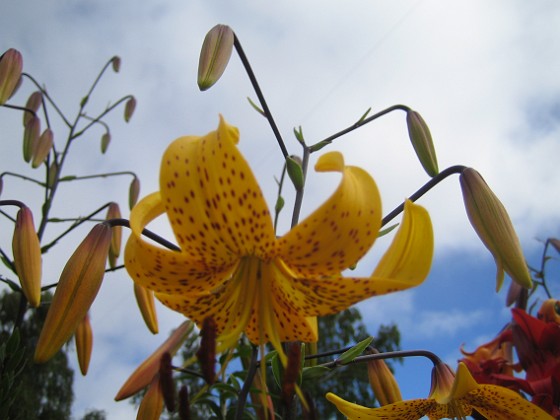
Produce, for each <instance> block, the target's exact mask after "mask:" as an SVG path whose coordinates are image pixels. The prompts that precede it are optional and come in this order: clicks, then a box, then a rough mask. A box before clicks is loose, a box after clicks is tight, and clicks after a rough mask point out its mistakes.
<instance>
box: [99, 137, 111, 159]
mask: <svg viewBox="0 0 560 420" xmlns="http://www.w3.org/2000/svg"><path fill="white" fill-rule="evenodd" d="M109 143H111V133H109V132H107V133H105V134H103V135H102V136H101V153H103V154H105V152H106V151H107V149H108V148H109Z"/></svg>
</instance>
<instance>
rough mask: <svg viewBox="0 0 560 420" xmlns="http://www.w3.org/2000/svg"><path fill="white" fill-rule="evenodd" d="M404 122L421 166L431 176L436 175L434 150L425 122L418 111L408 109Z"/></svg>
mask: <svg viewBox="0 0 560 420" xmlns="http://www.w3.org/2000/svg"><path fill="white" fill-rule="evenodd" d="M406 124H407V126H408V136H409V138H410V141H411V142H412V146H413V147H414V151H415V152H416V156H418V160H420V163H421V164H422V167H423V168H424V170H425V171H426V173H427V174H428V175H430V176H431V177H434V176H436V175H437V174H438V173H439V169H438V163H437V157H436V150H435V149H434V143H433V141H432V135H431V134H430V129H429V128H428V126H427V124H426V122H425V121H424V119H423V118H422V117H421V116H420V114H419V113H418V112H416V111H412V110H410V111H408V112H407V113H406Z"/></svg>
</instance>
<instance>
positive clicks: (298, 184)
mask: <svg viewBox="0 0 560 420" xmlns="http://www.w3.org/2000/svg"><path fill="white" fill-rule="evenodd" d="M286 171H287V172H288V175H289V177H290V179H291V180H292V183H293V184H294V187H295V188H296V190H298V191H299V190H301V189H302V188H303V184H304V175H303V169H302V168H301V159H300V158H299V157H297V156H288V157H287V158H286Z"/></svg>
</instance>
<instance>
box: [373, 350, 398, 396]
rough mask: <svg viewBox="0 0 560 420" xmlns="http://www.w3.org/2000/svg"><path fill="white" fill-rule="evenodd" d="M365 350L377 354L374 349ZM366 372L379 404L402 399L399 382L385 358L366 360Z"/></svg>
mask: <svg viewBox="0 0 560 420" xmlns="http://www.w3.org/2000/svg"><path fill="white" fill-rule="evenodd" d="M366 352H367V353H368V354H379V352H378V351H377V350H375V349H369V350H367V351H366ZM367 372H368V379H369V384H370V386H371V389H372V391H373V395H374V396H375V398H376V399H377V402H378V403H379V405H382V406H383V405H387V404H392V403H395V402H397V401H402V396H401V390H400V388H399V384H398V383H397V380H396V379H395V377H394V376H393V372H391V369H389V366H387V363H385V360H382V359H379V360H370V361H369V362H367Z"/></svg>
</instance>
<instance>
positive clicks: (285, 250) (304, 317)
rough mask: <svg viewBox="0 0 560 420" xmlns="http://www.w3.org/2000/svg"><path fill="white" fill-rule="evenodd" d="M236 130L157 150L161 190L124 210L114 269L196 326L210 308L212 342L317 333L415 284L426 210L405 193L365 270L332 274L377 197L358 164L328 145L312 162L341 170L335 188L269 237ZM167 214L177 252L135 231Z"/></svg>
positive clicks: (360, 251)
mask: <svg viewBox="0 0 560 420" xmlns="http://www.w3.org/2000/svg"><path fill="white" fill-rule="evenodd" d="M238 139H239V132H238V130H237V128H235V127H233V126H230V125H228V124H227V123H226V122H225V121H224V120H223V118H220V124H219V127H218V129H217V130H216V131H213V132H210V133H209V134H207V135H205V136H201V137H195V136H189V137H181V138H179V139H177V140H176V141H175V142H173V143H172V144H171V145H170V146H169V148H168V149H167V151H166V152H165V154H164V156H163V159H162V165H161V173H160V191H159V192H155V193H152V194H150V195H148V196H147V197H145V198H144V199H142V200H141V201H140V202H139V203H138V204H137V205H136V206H135V207H134V208H133V210H132V212H131V215H130V226H131V229H132V234H131V235H130V238H129V240H128V242H127V245H126V249H125V266H126V269H127V270H128V273H129V274H130V276H131V277H132V279H133V280H134V281H135V282H137V283H138V284H140V285H142V286H143V287H145V288H147V289H150V290H153V291H154V292H155V295H156V297H157V298H158V299H159V300H160V301H161V302H162V303H163V304H164V305H167V306H168V307H170V308H172V309H174V310H176V311H178V312H181V313H183V314H184V315H185V316H187V317H188V318H190V319H192V320H194V321H195V322H196V323H197V324H198V325H199V326H200V325H202V322H203V321H204V319H205V318H208V317H212V318H213V319H214V321H215V323H216V326H217V330H218V334H219V337H218V342H219V346H218V351H223V350H224V349H226V348H229V347H231V346H233V345H235V343H236V342H237V340H238V339H239V337H240V335H241V333H243V332H245V334H246V335H247V337H248V338H249V339H250V340H251V342H253V343H254V344H264V343H268V342H270V343H271V344H272V345H273V346H274V347H275V348H276V349H277V350H279V353H280V354H281V356H280V357H282V361H283V363H284V364H285V362H286V359H285V356H284V354H283V352H282V351H281V342H282V341H304V342H314V341H317V338H318V336H317V334H318V332H317V321H316V318H315V317H316V316H320V315H327V314H332V313H336V312H338V311H340V310H343V309H345V308H347V307H349V306H350V305H352V304H354V303H356V302H359V301H361V300H364V299H366V298H368V297H370V296H374V295H380V294H385V293H389V292H394V291H398V290H403V289H407V288H409V287H413V286H416V285H418V284H420V283H421V282H422V281H423V280H424V279H425V278H426V276H427V274H428V272H429V269H430V265H431V260H432V254H433V233H432V226H431V221H430V217H429V215H428V213H427V211H426V210H425V209H424V208H422V207H420V206H418V205H415V204H413V203H412V202H407V203H406V206H405V213H404V217H403V221H402V223H401V227H400V229H399V231H398V233H397V235H396V236H395V239H394V240H393V243H392V245H391V246H390V248H389V250H388V251H387V253H386V254H385V256H384V257H383V258H382V260H381V262H380V264H379V266H378V267H377V268H376V270H375V271H374V272H373V274H372V276H371V277H361V278H360V277H348V278H347V277H342V276H341V275H340V273H341V272H342V271H343V270H345V269H347V268H348V267H351V266H353V265H354V264H356V263H357V262H358V261H359V260H360V259H361V258H362V257H363V256H364V254H366V252H367V251H368V250H369V249H370V247H371V246H372V245H373V243H374V241H375V239H376V238H377V235H378V231H379V228H380V225H381V200H380V196H379V192H378V190H377V186H376V184H375V182H374V181H373V179H372V178H371V177H370V176H369V174H367V173H366V172H365V171H364V170H363V169H361V168H358V167H354V166H345V164H344V160H343V157H342V155H341V154H340V153H338V152H330V153H327V154H325V155H323V156H322V157H321V158H320V159H319V160H318V162H317V164H316V166H315V169H316V170H317V171H319V172H327V171H335V172H341V173H342V180H341V183H340V185H339V187H338V189H337V190H336V191H335V192H334V194H333V195H332V196H331V197H330V198H329V199H328V200H327V201H326V202H325V203H324V204H323V205H322V206H321V207H319V208H318V209H317V210H316V211H315V212H314V213H312V214H311V215H310V216H309V217H307V218H306V219H305V220H303V221H302V222H300V223H299V224H298V225H297V226H295V227H294V228H292V229H291V230H290V231H289V232H288V233H286V234H285V235H284V236H282V237H280V238H277V237H276V235H275V233H274V228H273V222H272V218H271V216H270V213H269V210H268V207H267V205H266V202H265V200H264V198H263V194H262V192H261V190H260V188H259V186H258V184H257V182H256V180H255V177H254V175H253V173H252V172H251V169H250V168H249V165H248V164H247V162H246V161H245V159H244V158H243V156H242V155H241V153H240V152H239V151H238V149H237V147H236V144H237V142H238ZM163 213H167V216H168V218H169V221H170V223H171V227H172V229H173V232H174V234H175V237H176V240H177V243H178V244H179V247H180V251H179V252H177V251H172V250H167V249H162V248H161V247H158V246H154V245H152V244H151V243H148V242H146V241H145V240H144V239H143V238H142V236H141V232H142V230H143V229H144V227H145V226H146V225H147V224H148V223H149V222H150V221H152V220H153V219H155V218H156V217H158V216H159V215H161V214H163Z"/></svg>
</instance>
